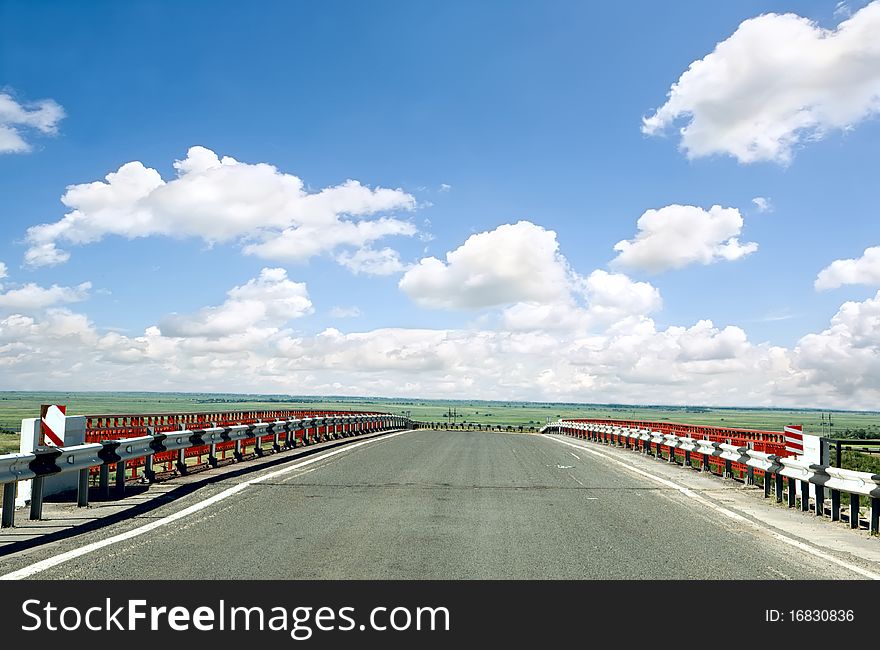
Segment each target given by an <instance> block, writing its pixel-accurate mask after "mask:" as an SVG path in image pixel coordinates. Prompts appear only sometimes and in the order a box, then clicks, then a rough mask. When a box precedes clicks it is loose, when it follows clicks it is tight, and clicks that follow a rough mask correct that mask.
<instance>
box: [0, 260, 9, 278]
mask: <svg viewBox="0 0 880 650" xmlns="http://www.w3.org/2000/svg"><path fill="white" fill-rule="evenodd" d="M6 275H7V269H6V264H4V263H3V262H0V280H2V279H3V278H5V277H6Z"/></svg>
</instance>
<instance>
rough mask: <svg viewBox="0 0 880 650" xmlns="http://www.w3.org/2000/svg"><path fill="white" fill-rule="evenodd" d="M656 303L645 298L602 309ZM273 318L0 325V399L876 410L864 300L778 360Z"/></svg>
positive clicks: (598, 279)
mask: <svg viewBox="0 0 880 650" xmlns="http://www.w3.org/2000/svg"><path fill="white" fill-rule="evenodd" d="M273 275H274V274H273V273H272V272H271V271H270V272H269V274H268V276H267V275H261V279H260V278H258V279H257V280H254V281H251V282H249V283H246V284H245V285H243V286H242V287H238V288H236V289H233V290H231V291H230V292H229V299H228V300H227V302H226V303H224V306H222V307H208V308H205V309H204V310H200V311H198V312H196V313H197V314H198V315H199V316H198V317H194V318H193V320H194V321H197V322H201V323H204V322H206V321H212V320H214V318H215V317H218V318H219V316H218V314H222V312H223V311H224V307H225V308H228V309H229V311H232V309H233V307H232V306H231V303H238V302H239V301H243V302H247V301H248V300H250V299H251V298H254V297H256V299H257V302H264V303H269V304H274V303H275V302H276V301H277V300H278V297H277V296H276V295H275V294H274V293H273V291H274V290H271V289H270V290H267V289H266V287H265V286H263V285H270V286H273V287H274V286H275V285H282V286H283V283H284V282H285V279H282V278H281V276H280V274H278V275H274V278H273V277H272V276H273ZM588 277H593V280H594V283H602V284H607V286H610V285H611V284H613V283H614V282H622V281H621V280H619V279H614V278H612V279H610V280H609V279H608V278H604V279H603V278H602V276H593V274H591V276H588ZM630 282H631V281H630ZM625 284H626V283H624V285H625ZM633 284H638V283H633ZM626 290H627V291H634V292H635V293H636V294H640V293H642V292H644V293H646V294H647V295H650V294H651V293H652V292H651V291H645V290H644V289H638V288H636V289H633V287H632V286H630V287H629V288H628V289H626ZM282 293H283V292H282ZM291 293H293V294H294V295H297V292H296V291H293V292H291ZM601 293H602V292H601V291H598V292H596V298H597V300H601V298H600V297H599V296H600V295H601ZM272 296H274V297H272ZM281 300H282V302H283V300H284V299H283V298H282V299H281ZM656 306H657V304H656V300H655V299H651V298H647V299H633V300H624V301H623V306H618V307H617V308H618V309H620V310H621V313H626V312H638V311H639V310H640V309H641V308H648V309H652V308H656ZM539 307H540V305H539ZM589 309H590V306H589V305H588V306H587V307H586V308H585V309H584V310H583V311H582V312H581V314H580V316H583V314H584V313H588V312H589ZM238 311H239V312H241V311H242V309H241V308H239V309H238ZM247 313H250V312H247ZM287 313H288V310H287V309H279V312H278V313H276V314H271V315H270V314H267V315H264V316H263V317H262V319H256V318H252V317H249V318H245V319H244V320H243V321H241V322H238V323H236V324H235V326H234V327H233V326H231V325H230V324H229V322H228V321H224V322H225V323H226V326H224V327H218V328H215V329H210V328H208V329H202V330H189V331H184V332H177V333H179V334H185V335H181V336H172V335H170V334H169V332H170V331H171V330H169V332H166V331H164V330H163V329H162V328H161V327H155V326H151V327H148V328H147V329H146V330H145V331H144V333H143V334H142V335H141V336H126V335H125V334H123V333H120V332H113V331H110V332H108V331H106V329H105V328H100V329H99V328H97V327H96V326H95V325H94V324H93V323H91V322H90V321H89V319H88V318H86V317H85V316H83V315H81V314H75V313H72V312H70V311H68V310H65V309H47V310H44V311H41V312H39V313H38V314H37V315H35V316H25V315H21V314H13V315H10V316H7V317H5V318H0V366H2V367H3V369H4V372H2V373H0V388H10V389H11V388H20V387H21V386H28V387H30V388H32V389H59V390H70V389H71V388H72V387H76V388H77V389H79V390H88V389H95V390H97V389H106V390H126V389H137V390H195V389H197V390H201V391H233V392H234V391H238V392H262V393H268V392H289V393H298V394H302V393H308V394H316V395H318V394H322V393H323V394H327V393H333V394H351V395H358V394H359V395H364V394H367V395H400V396H413V397H415V396H424V397H430V396H449V397H457V398H470V399H511V400H526V399H533V400H546V401H587V402H623V403H667V404H718V405H727V406H734V405H758V406H760V405H767V406H809V407H817V406H819V407H840V408H876V404H877V402H878V399H880V292H878V294H877V296H875V297H874V298H872V299H869V300H866V301H864V302H850V303H846V304H844V305H843V306H842V307H841V309H840V310H839V312H838V313H837V314H836V315H835V316H834V318H833V319H832V320H831V323H830V325H829V327H828V328H827V329H825V330H823V331H821V332H819V333H816V334H809V335H807V336H805V337H803V338H802V339H801V340H800V341H799V342H798V344H797V345H796V346H795V347H794V348H792V349H786V348H782V347H774V346H769V345H767V344H756V343H752V342H750V341H749V340H748V338H747V336H746V333H745V332H744V331H743V330H742V329H741V328H739V327H736V326H733V325H728V326H718V325H715V324H714V323H712V322H711V321H708V320H700V321H698V322H696V323H694V324H693V325H690V326H679V325H675V326H671V327H667V328H665V329H660V328H658V327H657V326H656V324H655V323H654V321H653V320H652V319H650V318H648V317H646V316H644V315H643V314H641V315H634V316H628V317H625V318H624V319H623V320H622V321H618V322H616V323H612V324H611V325H609V326H607V327H603V326H602V325H601V324H600V323H598V322H597V321H592V322H591V323H590V327H591V330H590V331H586V330H584V329H580V326H581V324H582V322H581V319H580V318H578V319H577V323H576V327H574V328H572V329H566V328H555V329H554V328H546V329H540V328H539V329H534V330H530V331H510V330H507V329H505V328H504V327H501V328H500V329H488V328H485V327H480V328H474V329H470V328H462V329H405V328H382V329H377V330H372V331H365V332H343V331H340V330H338V329H333V328H331V329H327V330H325V331H323V332H321V333H319V334H317V335H305V334H301V333H297V332H295V331H292V330H289V329H282V328H281V327H280V324H281V323H282V321H283V319H284V318H285V317H286V315H287ZM551 320H552V319H551ZM621 323H623V324H624V326H621Z"/></svg>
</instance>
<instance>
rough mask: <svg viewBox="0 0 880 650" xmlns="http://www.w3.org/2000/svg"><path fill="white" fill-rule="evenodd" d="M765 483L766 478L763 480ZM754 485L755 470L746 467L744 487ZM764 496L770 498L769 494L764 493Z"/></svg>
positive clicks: (749, 466)
mask: <svg viewBox="0 0 880 650" xmlns="http://www.w3.org/2000/svg"><path fill="white" fill-rule="evenodd" d="M764 480H765V482H766V480H767V479H766V476H765V478H764ZM754 484H755V468H754V467H752V466H751V465H748V466H747V467H746V485H754ZM765 496H770V494H769V492H766V491H765Z"/></svg>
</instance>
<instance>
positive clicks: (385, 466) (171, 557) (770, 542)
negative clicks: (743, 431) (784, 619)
mask: <svg viewBox="0 0 880 650" xmlns="http://www.w3.org/2000/svg"><path fill="white" fill-rule="evenodd" d="M548 438H549V437H547V436H540V435H534V434H507V433H486V432H435V431H425V430H420V431H412V432H406V433H403V434H400V435H396V436H393V437H385V438H382V439H380V440H379V441H375V442H370V443H367V444H363V445H360V446H357V447H356V448H351V449H346V450H345V451H342V452H340V453H336V454H335V455H333V456H331V457H329V458H326V459H323V460H319V461H316V462H311V463H310V464H308V465H305V466H302V467H299V468H296V469H292V470H287V473H284V474H279V475H273V476H272V477H271V478H269V479H266V480H262V481H261V482H255V483H250V484H248V485H247V486H246V487H244V486H240V487H242V488H243V489H241V491H238V492H236V493H235V494H232V495H226V496H224V498H222V500H219V501H217V502H216V503H213V504H211V505H207V506H205V504H204V501H205V500H206V499H208V498H209V497H212V496H215V495H218V494H220V493H222V492H224V491H229V488H230V487H231V486H235V485H236V483H241V482H244V481H246V480H248V479H251V478H253V477H249V476H242V477H235V478H231V479H229V480H228V481H222V482H220V483H218V484H216V485H211V486H207V487H204V488H201V489H199V490H197V491H195V492H194V493H192V494H190V495H187V496H186V497H184V498H181V499H179V500H176V501H174V502H172V503H169V504H167V505H164V506H162V507H161V508H158V509H156V510H155V511H153V512H150V513H149V514H148V515H145V516H141V517H137V518H134V519H132V520H130V521H125V522H121V523H116V524H113V525H111V526H108V527H107V528H106V529H102V530H100V531H95V532H92V533H88V534H86V535H81V536H76V537H74V538H71V539H69V540H63V541H60V542H58V543H55V544H53V546H52V548H51V553H52V554H60V553H63V552H65V551H69V550H75V549H77V548H81V547H83V546H85V545H87V544H96V543H99V542H100V541H101V540H107V539H109V538H111V537H113V536H119V535H120V534H124V533H125V532H126V531H133V530H136V529H137V528H138V527H142V526H144V525H145V524H150V523H151V522H158V521H161V520H162V518H163V517H167V516H168V515H171V514H173V513H175V512H177V513H180V512H182V511H183V510H184V509H185V508H188V507H191V506H194V505H195V504H202V506H200V508H201V509H196V510H195V511H194V512H192V513H191V514H188V515H186V516H180V518H179V519H177V520H176V521H174V522H172V523H169V524H168V525H161V526H158V527H157V528H155V529H154V530H151V531H150V532H148V533H146V534H141V535H138V536H135V537H132V538H131V539H122V540H119V541H115V542H114V543H112V544H108V545H107V546H104V547H103V548H100V549H97V550H94V551H92V552H88V553H85V554H83V555H81V556H79V557H73V558H72V559H69V560H68V561H65V562H63V563H61V564H59V565H58V566H54V567H50V568H48V569H46V570H43V571H40V572H38V573H35V574H34V575H33V576H32V577H35V578H43V579H53V578H71V579H114V578H115V579H132V578H156V579H160V578H166V579H167V578H191V579H211V578H266V579H276V578H280V579H284V578H297V579H313V578H317V579H322V578H338V579H351V578H354V579H435V578H436V579H471V578H487V579H492V578H505V579H506V578H526V579H545V578H548V579H584V578H628V579H662V578H669V579H674V578H690V579H733V578H752V579H779V578H793V579H814V578H856V577H864V576H859V575H857V574H856V573H853V572H851V571H849V570H848V569H847V568H845V566H840V565H836V564H829V563H827V562H823V561H821V560H819V559H817V558H816V557H815V556H812V555H810V554H809V553H803V552H800V551H799V550H797V549H796V548H793V547H792V546H791V545H790V544H787V543H785V542H784V541H780V540H778V539H776V538H774V537H773V536H772V535H771V534H766V532H762V530H760V527H755V526H748V525H745V526H744V525H742V523H741V522H738V521H736V520H735V519H731V518H730V517H729V516H725V515H724V514H722V513H719V512H717V511H716V510H715V509H713V508H711V507H706V505H705V504H704V503H700V502H698V501H695V500H694V499H692V498H689V497H688V496H687V495H685V494H683V493H682V492H681V491H680V490H678V489H675V487H671V486H666V485H663V484H660V483H657V482H655V481H652V480H650V479H649V478H647V477H646V476H643V475H640V474H637V473H634V472H631V471H629V470H627V469H626V468H625V467H623V466H622V465H620V464H618V463H609V462H606V461H605V460H603V458H601V457H597V456H595V455H593V454H591V453H588V452H583V451H580V450H579V449H577V448H575V447H572V446H569V445H566V444H560V443H559V441H558V440H552V439H548ZM564 440H569V439H567V438H566V439H564ZM577 444H585V445H586V444H589V443H583V442H580V441H578V442H577ZM593 448H594V449H598V450H600V451H601V450H602V449H603V448H602V447H600V446H598V445H593ZM612 451H613V452H614V453H617V454H619V455H621V456H622V457H624V458H625V455H626V454H631V455H633V456H638V454H635V453H634V452H625V451H621V450H612ZM291 462H292V463H295V461H291ZM641 462H651V461H648V460H642V461H641ZM653 462H658V461H653ZM282 467H283V466H282ZM669 469H670V471H678V472H680V473H682V474H685V473H689V472H686V471H685V470H683V469H676V468H669ZM261 471H262V473H263V474H269V472H275V473H276V474H277V467H276V468H273V469H271V470H261ZM710 480H715V481H719V480H718V479H710ZM764 507H767V508H771V507H772V506H769V505H767V506H764ZM798 514H799V515H801V516H803V515H802V513H798ZM815 524H816V525H817V526H822V525H824V526H830V524H828V523H826V522H815ZM852 534H853V535H856V534H857V533H852ZM45 556H46V552H45V550H44V549H34V550H31V551H28V553H26V554H17V555H15V556H10V557H7V558H5V559H0V573H7V572H10V571H13V570H15V569H19V568H21V567H26V566H28V565H29V564H32V563H34V562H36V561H37V560H39V559H42V558H43V557H45Z"/></svg>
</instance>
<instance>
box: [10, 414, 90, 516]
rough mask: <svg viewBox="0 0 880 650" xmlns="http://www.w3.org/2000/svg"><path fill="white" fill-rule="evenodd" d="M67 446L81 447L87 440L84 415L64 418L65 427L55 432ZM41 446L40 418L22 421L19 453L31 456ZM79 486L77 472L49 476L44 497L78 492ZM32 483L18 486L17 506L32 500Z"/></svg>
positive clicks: (27, 482) (22, 482) (45, 481)
mask: <svg viewBox="0 0 880 650" xmlns="http://www.w3.org/2000/svg"><path fill="white" fill-rule="evenodd" d="M55 433H56V434H57V435H58V437H59V438H61V440H62V441H63V442H64V444H65V445H66V446H71V445H81V444H83V443H84V442H85V440H86V418H85V416H84V415H72V416H65V417H64V425H63V426H62V427H61V430H60V431H56V432H55ZM39 444H40V418H25V419H23V420H22V421H21V442H20V444H19V451H21V453H23V454H30V453H32V452H33V451H34V449H36V448H37V447H38V446H39ZM78 484H79V476H78V475H77V474H76V473H75V472H70V473H68V474H59V475H57V476H47V477H46V478H45V480H44V482H43V496H50V495H53V494H59V493H60V492H67V491H69V490H76V489H77V486H78ZM31 487H32V485H31V481H21V482H19V484H18V496H17V497H16V499H15V505H16V506H18V507H23V506H25V505H26V504H27V503H28V502H30V500H31Z"/></svg>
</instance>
